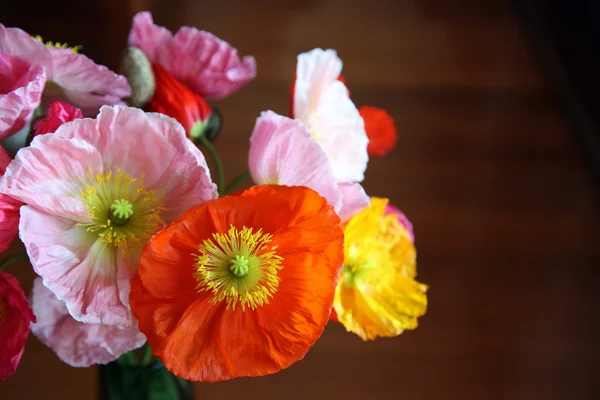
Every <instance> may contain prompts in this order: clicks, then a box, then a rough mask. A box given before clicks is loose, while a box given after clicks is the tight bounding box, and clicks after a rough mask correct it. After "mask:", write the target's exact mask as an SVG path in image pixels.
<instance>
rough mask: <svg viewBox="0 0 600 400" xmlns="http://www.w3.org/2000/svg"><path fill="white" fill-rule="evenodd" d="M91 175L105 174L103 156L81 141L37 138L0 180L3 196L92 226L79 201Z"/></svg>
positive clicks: (21, 152)
mask: <svg viewBox="0 0 600 400" xmlns="http://www.w3.org/2000/svg"><path fill="white" fill-rule="evenodd" d="M89 171H93V172H102V171H103V163H102V154H101V153H100V152H98V150H97V149H96V148H94V147H92V146H91V145H90V144H89V143H87V142H85V141H83V140H81V139H75V138H73V139H65V138H61V137H58V136H56V135H42V136H38V137H36V138H35V139H34V140H33V142H32V143H31V146H29V147H25V148H22V149H21V150H19V152H18V153H17V156H16V157H15V159H14V161H13V162H11V163H10V165H9V166H8V168H7V169H6V172H5V174H4V176H3V177H2V178H0V193H4V194H7V195H9V196H11V197H13V198H14V199H16V200H19V201H21V202H23V203H27V204H29V205H31V206H32V207H35V208H37V209H39V210H42V211H45V212H47V213H49V214H52V215H57V216H62V217H65V218H69V219H71V220H73V221H78V222H82V223H85V222H91V219H90V215H89V212H88V210H87V208H86V207H85V205H84V203H83V202H82V201H81V200H80V199H79V198H78V197H79V195H80V193H81V190H82V189H83V182H84V178H86V176H87V175H89Z"/></svg>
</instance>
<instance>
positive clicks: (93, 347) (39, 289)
mask: <svg viewBox="0 0 600 400" xmlns="http://www.w3.org/2000/svg"><path fill="white" fill-rule="evenodd" d="M32 303H33V304H32V306H33V312H34V313H35V315H36V316H37V322H36V323H34V324H32V325H31V332H32V333H33V334H34V335H35V336H36V337H37V338H38V339H39V340H40V341H41V342H42V343H44V344H45V345H46V346H48V347H50V348H51V349H52V350H54V352H55V353H56V355H57V356H58V358H60V359H61V360H62V361H64V362H65V363H67V364H69V365H71V366H73V367H89V366H90V365H93V364H106V363H109V362H111V361H113V360H116V359H117V358H118V357H119V356H120V355H121V354H123V353H125V352H127V351H130V350H133V349H137V348H138V347H140V346H142V345H143V344H144V342H145V341H146V337H145V336H144V335H143V334H142V333H141V332H140V331H139V330H137V329H135V328H118V327H115V326H110V325H103V324H86V323H82V322H79V321H76V320H75V319H73V317H72V316H71V315H70V314H69V311H68V309H67V306H66V304H65V302H63V301H61V300H59V299H58V298H57V297H56V296H55V295H54V293H52V291H51V290H49V289H48V288H47V287H45V286H44V284H43V282H42V278H37V279H36V280H35V281H34V282H33V290H32Z"/></svg>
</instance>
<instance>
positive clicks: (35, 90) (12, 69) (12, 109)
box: [0, 52, 46, 141]
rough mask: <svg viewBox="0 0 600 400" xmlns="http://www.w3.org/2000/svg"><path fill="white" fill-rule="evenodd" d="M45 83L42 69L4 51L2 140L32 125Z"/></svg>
mask: <svg viewBox="0 0 600 400" xmlns="http://www.w3.org/2000/svg"><path fill="white" fill-rule="evenodd" d="M45 83H46V74H45V73H44V69H43V68H42V67H40V66H39V65H31V64H29V63H28V62H26V61H24V60H21V59H19V58H16V57H12V56H10V55H8V54H4V53H2V52H0V141H2V140H4V139H6V138H7V137H9V136H11V135H13V134H15V133H17V132H18V131H20V130H21V129H23V128H24V127H25V125H27V124H28V123H29V120H30V119H31V116H32V114H33V112H34V111H35V109H36V108H37V107H38V105H39V104H40V100H41V98H42V91H43V90H44V84H45Z"/></svg>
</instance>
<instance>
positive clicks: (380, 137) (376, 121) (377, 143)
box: [358, 106, 397, 156]
mask: <svg viewBox="0 0 600 400" xmlns="http://www.w3.org/2000/svg"><path fill="white" fill-rule="evenodd" d="M358 112H359V113H360V116H361V117H363V120H364V121H365V130H366V131H367V136H368V137H369V146H368V147H367V152H368V153H369V155H370V156H384V155H386V154H387V153H389V152H390V151H392V150H393V149H394V147H395V146H396V136H397V134H396V125H395V124H394V120H393V119H392V117H391V116H390V115H389V114H388V113H387V111H385V110H384V109H382V108H377V107H370V106H362V107H360V108H359V109H358Z"/></svg>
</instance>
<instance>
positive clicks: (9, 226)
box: [0, 146, 21, 253]
mask: <svg viewBox="0 0 600 400" xmlns="http://www.w3.org/2000/svg"><path fill="white" fill-rule="evenodd" d="M11 161H12V159H11V158H10V157H9V155H8V154H6V151H4V149H3V148H2V146H0V177H1V176H2V175H4V171H5V170H6V167H7V166H8V164H9V163H10V162H11ZM20 207H21V203H20V202H19V201H17V200H15V199H13V198H12V197H10V196H7V195H5V194H0V253H2V252H3V251H5V250H6V249H7V248H8V246H9V245H10V243H11V242H12V240H13V239H14V238H15V236H17V233H18V231H19V208H20Z"/></svg>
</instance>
